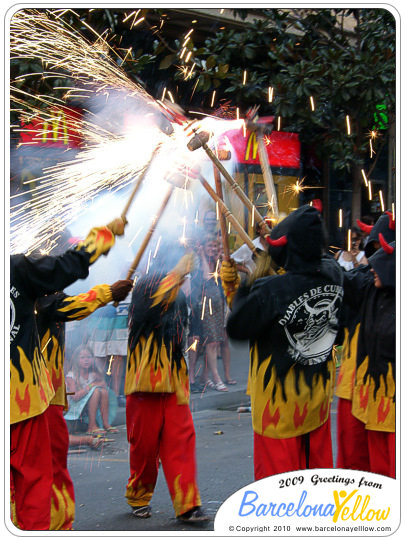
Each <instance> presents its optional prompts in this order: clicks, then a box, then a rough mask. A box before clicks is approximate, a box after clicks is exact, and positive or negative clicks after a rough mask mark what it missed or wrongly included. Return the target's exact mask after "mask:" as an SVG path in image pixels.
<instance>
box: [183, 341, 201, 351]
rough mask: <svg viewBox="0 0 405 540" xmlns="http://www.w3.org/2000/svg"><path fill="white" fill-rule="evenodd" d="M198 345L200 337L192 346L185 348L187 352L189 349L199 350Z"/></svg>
mask: <svg viewBox="0 0 405 540" xmlns="http://www.w3.org/2000/svg"><path fill="white" fill-rule="evenodd" d="M197 345H198V339H195V340H194V341H193V343H192V344H191V345H190V347H189V348H188V349H186V350H185V352H188V351H194V352H195V351H196V350H197Z"/></svg>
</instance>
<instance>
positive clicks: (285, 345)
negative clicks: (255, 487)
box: [221, 205, 343, 480]
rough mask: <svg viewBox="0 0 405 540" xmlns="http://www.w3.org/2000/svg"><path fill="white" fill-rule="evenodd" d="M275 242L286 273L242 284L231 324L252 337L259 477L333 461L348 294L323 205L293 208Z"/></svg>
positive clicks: (234, 333) (242, 336) (238, 336)
mask: <svg viewBox="0 0 405 540" xmlns="http://www.w3.org/2000/svg"><path fill="white" fill-rule="evenodd" d="M268 241H269V243H270V244H271V245H270V249H269V252H270V255H271V256H272V258H273V259H274V261H275V262H276V263H277V264H278V265H279V266H280V267H283V268H284V269H285V270H286V272H285V273H284V274H282V275H273V276H268V277H265V278H261V279H257V280H256V281H255V282H254V284H253V286H252V287H250V288H249V287H248V286H246V285H242V286H241V287H239V289H238V290H237V292H236V295H235V296H234V298H233V301H232V311H231V314H230V317H229V319H228V324H227V331H228V334H229V336H230V337H231V338H232V339H235V340H246V339H248V340H249V341H250V370H249V383H248V389H249V393H250V396H251V403H252V421H253V431H254V468H255V478H256V480H258V479H260V478H264V477H267V476H270V475H274V474H278V473H282V472H286V471H291V470H298V469H305V468H315V467H326V468H327V467H333V458H332V442H331V435H330V420H329V411H330V403H331V399H332V393H333V385H334V360H333V358H332V347H333V344H334V341H335V337H336V334H337V331H338V325H339V316H340V311H341V304H342V298H343V286H342V285H343V277H342V270H341V269H340V267H339V266H338V264H337V263H336V261H334V260H333V259H332V258H331V257H328V256H326V255H324V253H323V250H324V247H325V235H324V229H323V222H322V217H321V214H320V213H319V212H318V211H317V210H316V209H315V208H313V207H311V206H308V205H306V206H303V207H301V208H299V209H298V210H296V211H294V212H292V213H291V214H290V215H289V216H288V217H287V218H285V219H284V220H283V221H282V222H281V223H280V224H279V225H277V226H276V227H275V228H274V229H273V230H272V232H271V235H270V238H268ZM223 264H224V263H223ZM221 278H223V280H224V279H225V283H224V287H225V288H228V284H227V282H226V277H225V276H224V277H223V276H222V273H221ZM227 298H229V297H228V296H227Z"/></svg>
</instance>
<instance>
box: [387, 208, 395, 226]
mask: <svg viewBox="0 0 405 540" xmlns="http://www.w3.org/2000/svg"><path fill="white" fill-rule="evenodd" d="M385 213H386V214H388V216H389V218H390V223H389V225H388V227H389V228H390V229H391V231H395V219H394V217H393V215H392V212H385Z"/></svg>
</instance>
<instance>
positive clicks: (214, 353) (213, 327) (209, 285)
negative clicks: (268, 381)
mask: <svg viewBox="0 0 405 540" xmlns="http://www.w3.org/2000/svg"><path fill="white" fill-rule="evenodd" d="M217 265H218V241H217V237H216V236H214V235H212V234H208V235H206V236H205V238H204V239H203V244H202V249H201V251H200V256H199V263H198V268H197V269H196V271H195V272H193V274H192V275H191V281H190V287H191V297H192V299H193V300H194V301H195V303H196V305H197V306H198V307H199V316H200V332H201V335H200V343H201V345H202V346H203V347H204V352H205V366H204V371H203V381H202V383H203V385H204V386H206V387H208V388H212V389H214V390H217V391H219V392H227V391H228V388H227V387H226V385H225V384H224V383H223V381H222V379H221V376H220V374H219V372H218V357H219V354H220V352H221V345H222V344H223V342H224V325H225V300H224V295H223V291H222V286H221V282H220V280H219V279H218V277H219V276H218V272H217V270H218V268H217ZM228 376H229V375H228ZM211 377H212V378H211Z"/></svg>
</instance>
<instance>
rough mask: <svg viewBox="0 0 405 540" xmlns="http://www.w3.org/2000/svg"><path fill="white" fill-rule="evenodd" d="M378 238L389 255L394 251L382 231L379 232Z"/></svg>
mask: <svg viewBox="0 0 405 540" xmlns="http://www.w3.org/2000/svg"><path fill="white" fill-rule="evenodd" d="M378 240H379V241H380V244H381V247H382V248H383V250H384V251H385V253H388V255H391V254H392V253H394V248H393V247H392V246H390V245H389V244H388V243H387V241H386V239H385V238H384V236H383V235H382V234H381V233H379V235H378Z"/></svg>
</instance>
